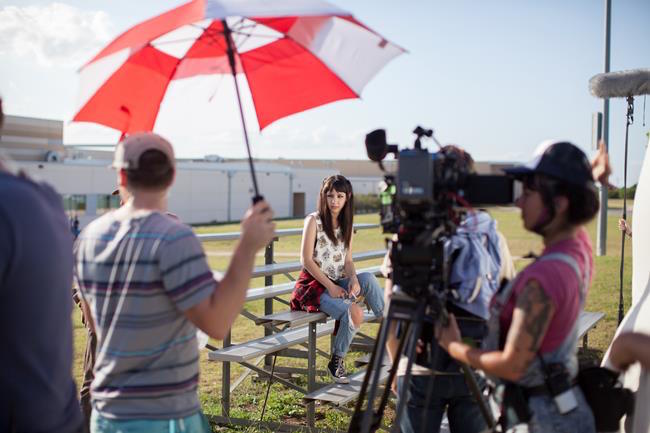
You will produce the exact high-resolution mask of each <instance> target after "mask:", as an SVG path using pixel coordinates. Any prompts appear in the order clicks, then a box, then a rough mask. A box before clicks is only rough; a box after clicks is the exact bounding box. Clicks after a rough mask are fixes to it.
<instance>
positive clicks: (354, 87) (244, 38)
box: [73, 0, 404, 133]
mask: <svg viewBox="0 0 650 433" xmlns="http://www.w3.org/2000/svg"><path fill="white" fill-rule="evenodd" d="M403 52H404V50H403V49H402V48H400V47H398V46H396V45H394V44H392V43H391V42H389V41H387V40H386V39H384V38H383V37H382V36H381V35H379V34H378V33H376V32H374V31H373V30H371V29H369V28H368V27H366V26H365V25H363V24H362V23H360V22H359V21H357V20H356V19H355V18H354V17H353V16H352V15H351V14H349V13H348V12H346V11H344V10H342V9H340V8H338V7H336V6H333V5H331V4H328V3H326V2H322V1H316V0H307V1H305V0H273V1H265V0H220V1H217V0H194V1H191V2H189V3H187V4H184V5H182V6H180V7H177V8H176V9H173V10H171V11H169V12H166V13H164V14H162V15H159V16H157V17H155V18H152V19H149V20H147V21H144V22H142V23H140V24H138V25H136V26H135V27H132V28H131V29H129V30H128V31H126V32H125V33H123V34H122V35H120V36H118V37H117V38H116V39H115V40H113V41H112V42H111V43H110V44H108V46H106V47H105V48H104V49H103V50H102V51H100V52H99V54H97V55H96V56H95V57H94V58H93V59H92V60H91V61H89V62H88V63H87V64H86V65H84V66H83V67H82V69H81V71H80V74H81V92H80V101H79V107H80V108H79V110H78V112H77V113H76V115H75V116H74V118H73V120H74V121H85V122H95V123H99V124H102V125H105V126H108V127H111V128H114V129H117V130H119V131H122V132H123V133H133V132H137V131H150V130H153V128H154V124H155V122H156V118H157V115H158V111H159V108H160V105H161V104H162V103H163V102H164V100H165V95H166V92H167V89H168V87H169V85H170V83H171V82H173V81H174V80H183V79H187V78H191V77H196V76H200V75H209V74H228V75H230V74H233V75H235V74H243V75H245V79H246V82H247V83H248V86H249V89H250V94H251V96H252V99H253V103H254V106H255V112H256V115H257V120H258V124H259V127H260V129H263V128H264V127H266V126H268V125H269V124H271V123H272V122H274V121H276V120H278V119H281V118H283V117H285V116H288V115H290V114H294V113H298V112H301V111H304V110H307V109H309V108H313V107H317V106H320V105H323V104H327V103H329V102H333V101H337V100H341V99H349V98H356V97H358V96H359V95H360V93H361V90H362V89H363V87H364V86H365V85H366V84H367V83H368V82H369V81H370V79H371V78H372V77H373V76H374V75H375V74H377V72H378V71H379V70H380V69H381V68H382V67H383V66H384V65H385V64H386V63H388V62H389V61H390V60H391V59H393V58H394V57H396V56H398V55H399V54H401V53H403ZM237 92H238V93H239V90H237ZM209 97H210V95H207V94H206V99H208V98H209ZM181 103H191V101H183V102H181ZM240 108H241V102H240ZM242 121H243V113H242ZM244 128H245V125H244Z"/></svg>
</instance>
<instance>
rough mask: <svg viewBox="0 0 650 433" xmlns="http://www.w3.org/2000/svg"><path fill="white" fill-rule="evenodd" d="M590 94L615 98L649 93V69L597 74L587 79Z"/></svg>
mask: <svg viewBox="0 0 650 433" xmlns="http://www.w3.org/2000/svg"><path fill="white" fill-rule="evenodd" d="M589 89H590V90H591V94H592V95H594V96H597V97H599V98H616V97H622V98H625V97H628V96H636V95H648V94H650V69H632V70H629V71H620V72H608V73H606V74H598V75H594V76H593V77H591V80H589Z"/></svg>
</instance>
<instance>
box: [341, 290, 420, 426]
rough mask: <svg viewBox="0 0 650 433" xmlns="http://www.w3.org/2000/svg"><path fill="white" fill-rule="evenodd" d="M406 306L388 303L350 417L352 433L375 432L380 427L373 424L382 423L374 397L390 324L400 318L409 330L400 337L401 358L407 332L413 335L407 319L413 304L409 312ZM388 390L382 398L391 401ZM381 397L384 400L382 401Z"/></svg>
mask: <svg viewBox="0 0 650 433" xmlns="http://www.w3.org/2000/svg"><path fill="white" fill-rule="evenodd" d="M403 309H404V305H402V304H401V303H400V302H399V301H395V300H392V301H391V302H390V304H388V310H387V313H386V316H385V317H384V320H383V321H382V323H381V325H380V327H379V332H378V334H377V340H376V342H375V346H374V348H373V351H372V355H371V358H370V363H369V364H368V366H367V369H366V374H365V377H364V379H363V383H362V385H361V390H360V391H359V397H358V399H357V403H356V405H355V408H354V413H353V414H352V417H351V420H350V426H349V428H348V432H349V433H361V432H363V433H369V432H371V431H376V430H377V428H374V430H373V425H377V426H379V424H380V423H381V418H382V416H383V408H384V407H385V405H384V406H382V407H381V410H378V411H375V409H374V398H375V395H376V394H377V389H378V387H379V374H380V372H381V369H382V366H383V356H384V351H385V347H386V341H387V338H388V333H389V331H390V328H391V326H392V325H393V324H394V323H397V322H399V321H405V323H406V330H405V332H404V333H403V335H402V337H401V338H400V343H399V347H398V351H397V354H396V359H399V358H400V356H401V354H402V351H403V349H404V346H405V342H406V341H407V339H406V337H407V335H410V332H409V330H410V328H411V322H410V321H406V319H407V318H411V315H412V310H413V306H412V305H411V304H407V307H406V311H405V312H404V311H402V310H403ZM397 367H398V363H397V362H395V363H394V364H393V366H392V367H391V369H390V372H389V378H388V380H389V381H392V380H393V378H394V377H395V375H396V372H397ZM389 383H390V382H389ZM387 392H390V387H388V388H387V389H385V390H384V397H383V400H386V401H387V400H388V395H387V394H386V393H387ZM383 400H382V401H383ZM364 401H365V402H367V404H366V408H365V409H364V406H363V404H364Z"/></svg>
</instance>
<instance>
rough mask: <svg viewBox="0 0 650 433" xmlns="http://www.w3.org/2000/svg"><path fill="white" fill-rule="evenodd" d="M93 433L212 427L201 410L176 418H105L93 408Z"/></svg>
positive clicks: (196, 431)
mask: <svg viewBox="0 0 650 433" xmlns="http://www.w3.org/2000/svg"><path fill="white" fill-rule="evenodd" d="M90 432H91V433H210V432H212V428H210V424H209V423H208V420H207V419H206V418H205V416H204V415H203V414H202V413H201V412H197V413H195V414H194V415H190V416H187V417H185V418H176V419H127V420H117V419H110V418H104V417H103V416H101V415H100V414H99V413H97V411H95V410H93V411H92V415H91V416H90Z"/></svg>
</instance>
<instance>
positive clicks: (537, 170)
mask: <svg viewBox="0 0 650 433" xmlns="http://www.w3.org/2000/svg"><path fill="white" fill-rule="evenodd" d="M535 157H536V158H535V159H534V160H533V161H532V162H531V163H529V164H528V165H526V166H520V167H515V168H513V169H510V170H506V171H507V172H509V173H510V174H511V175H514V176H515V177H516V178H519V179H520V180H522V181H523V184H524V188H523V195H522V196H521V197H520V198H519V199H518V200H517V205H518V206H519V207H520V208H521V218H522V220H523V225H524V228H525V229H526V230H529V231H532V232H534V233H536V234H538V235H540V236H541V237H542V238H543V240H544V251H543V253H542V255H541V256H540V257H539V258H538V259H537V260H535V262H533V263H531V264H530V265H529V266H527V267H526V268H525V269H524V270H522V271H521V272H520V273H519V274H518V275H517V277H516V278H515V279H514V280H513V281H512V282H511V283H510V284H508V285H507V286H506V287H505V288H503V289H502V290H501V291H500V292H497V294H496V295H495V296H494V298H493V299H492V302H491V306H490V322H489V336H488V337H487V339H486V340H487V342H488V344H484V347H483V349H478V348H473V347H470V346H469V345H467V344H465V343H464V342H463V341H462V340H461V338H460V333H459V332H458V327H457V325H456V321H455V319H454V317H453V315H450V323H449V325H450V326H448V327H445V328H442V329H440V334H439V339H438V341H439V343H440V345H441V346H442V347H443V348H445V349H446V350H447V351H448V352H449V354H450V355H451V356H452V357H453V358H455V359H457V360H459V361H461V362H464V363H466V364H469V365H470V366H471V367H473V368H477V369H480V370H483V371H484V372H485V373H487V374H488V375H491V376H493V377H495V378H497V379H498V381H499V382H500V383H502V384H503V385H505V387H504V389H505V392H504V395H503V399H502V406H503V407H502V414H506V415H508V416H506V418H502V420H503V421H504V424H506V426H507V427H510V426H511V425H513V424H517V423H526V424H528V431H530V432H531V433H537V432H547V433H549V432H569V431H570V432H576V433H592V432H595V426H594V418H593V414H592V412H591V409H590V408H589V406H588V405H587V402H586V400H585V398H584V395H583V394H582V392H581V390H580V388H578V387H576V386H573V380H574V379H575V377H576V374H577V370H578V366H577V358H576V352H577V341H578V333H577V330H578V326H577V323H578V317H579V315H580V312H581V311H582V309H583V307H584V303H585V298H586V296H587V291H588V288H589V285H590V284H591V277H592V270H593V257H592V247H591V242H590V240H589V236H588V234H587V232H586V230H585V229H584V227H583V225H584V224H585V223H587V222H588V221H589V220H591V219H592V218H593V217H594V216H595V214H596V213H597V212H598V207H599V205H598V196H597V193H596V187H595V185H594V179H593V177H592V170H591V166H590V164H589V161H588V160H587V157H586V156H585V154H584V153H583V152H582V151H581V150H580V149H578V148H577V147H576V146H574V145H573V144H571V143H567V142H546V143H543V144H542V146H540V148H539V149H538V151H537V152H536V155H535ZM512 414H516V416H511V415H512ZM504 430H505V428H504Z"/></svg>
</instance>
